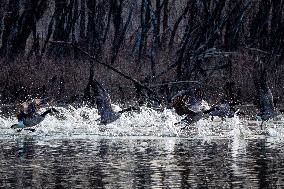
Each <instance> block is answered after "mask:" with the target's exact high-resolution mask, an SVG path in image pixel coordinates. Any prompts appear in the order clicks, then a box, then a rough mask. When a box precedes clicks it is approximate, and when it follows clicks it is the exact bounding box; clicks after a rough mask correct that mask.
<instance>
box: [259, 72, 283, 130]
mask: <svg viewBox="0 0 284 189" xmlns="http://www.w3.org/2000/svg"><path fill="white" fill-rule="evenodd" d="M254 84H255V88H256V106H257V108H258V110H259V113H258V114H257V118H258V119H260V120H261V121H262V123H263V122H264V121H267V120H269V119H270V118H273V117H275V116H277V115H279V111H278V110H277V109H276V108H275V107H274V103H273V95H272V92H271V90H270V88H269V85H268V82H267V72H266V70H264V69H263V70H262V71H261V72H260V77H259V78H255V80H254ZM261 125H262V124H261Z"/></svg>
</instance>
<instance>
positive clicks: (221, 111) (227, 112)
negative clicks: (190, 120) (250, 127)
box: [203, 104, 236, 118]
mask: <svg viewBox="0 0 284 189" xmlns="http://www.w3.org/2000/svg"><path fill="white" fill-rule="evenodd" d="M203 113H204V114H208V115H210V116H212V117H213V116H217V117H220V118H232V117H234V115H235V113H236V111H235V110H234V108H232V107H231V106H230V105H229V104H220V105H215V106H213V107H211V108H210V109H209V110H206V111H204V112H203Z"/></svg>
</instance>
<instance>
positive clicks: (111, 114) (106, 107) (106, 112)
mask: <svg viewBox="0 0 284 189" xmlns="http://www.w3.org/2000/svg"><path fill="white" fill-rule="evenodd" d="M91 87H92V89H93V92H94V96H95V100H96V105H97V108H98V113H99V115H100V116H101V118H100V121H101V123H102V124H108V123H111V122H113V121H115V120H117V119H118V118H119V117H120V116H121V114H122V113H124V112H128V111H133V110H138V109H137V108H134V107H130V108H127V109H123V110H121V111H119V112H115V111H114V110H113V109H112V106H111V98H110V95H109V94H108V93H107V91H106V90H105V89H104V88H103V86H102V85H101V84H100V83H99V82H98V81H96V80H95V79H93V80H92V82H91Z"/></svg>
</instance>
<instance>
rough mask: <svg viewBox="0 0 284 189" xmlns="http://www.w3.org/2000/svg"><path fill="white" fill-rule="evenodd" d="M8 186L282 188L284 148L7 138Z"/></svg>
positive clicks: (1, 168) (1, 176)
mask: <svg viewBox="0 0 284 189" xmlns="http://www.w3.org/2000/svg"><path fill="white" fill-rule="evenodd" d="M0 148H1V153H0V155H1V158H0V161H1V164H0V185H1V187H3V188H26V187H33V188H90V187H95V188H149V187H153V186H155V188H208V187H214V188H277V187H279V188H282V187H284V181H283V177H282V175H283V174H284V169H283V168H284V164H283V162H284V156H283V155H284V154H283V145H282V144H281V143H278V144H277V145H275V144H271V143H270V142H267V140H266V139H265V138H264V139H258V140H244V139H241V138H232V139H226V140H225V139H220V140H211V141H205V140H196V139H195V140H186V139H175V138H164V139H163V138H161V139H128V138H124V139H119V138H113V139H104V138H98V139H92V140H71V139H70V140H52V141H51V140H49V141H40V140H38V139H34V138H33V137H22V138H17V139H15V140H1V144H0Z"/></svg>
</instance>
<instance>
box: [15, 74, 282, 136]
mask: <svg viewBox="0 0 284 189" xmlns="http://www.w3.org/2000/svg"><path fill="white" fill-rule="evenodd" d="M266 77H267V75H266V73H265V72H264V73H263V74H262V75H261V78H260V80H258V81H256V82H255V85H256V91H257V108H258V110H259V113H258V114H257V116H256V117H257V118H258V119H260V120H261V121H262V123H263V122H264V121H267V120H268V119H270V118H273V117H275V116H277V115H279V114H280V111H279V110H277V109H276V108H275V107H274V103H273V96H272V93H271V90H270V88H269V86H268V83H267V79H266ZM90 85H91V88H92V90H93V93H94V97H95V102H96V105H97V109H98V113H99V115H100V123H101V124H108V123H111V122H113V121H115V120H117V119H119V118H120V116H121V114H122V113H124V112H127V111H133V110H137V108H133V107H130V108H127V109H124V110H122V111H119V112H115V111H114V110H113V109H112V106H111V98H110V95H109V94H108V93H107V91H106V90H105V89H104V88H103V86H102V85H101V84H100V83H99V82H97V81H96V80H94V79H93V80H92V82H91V84H90ZM202 96H203V95H202V90H201V89H200V88H197V89H193V90H192V89H188V90H183V91H180V92H179V93H178V94H176V95H175V96H173V97H172V103H171V104H172V107H173V108H174V110H175V112H176V113H177V114H178V115H180V116H185V118H184V119H183V120H182V122H185V123H187V124H192V123H194V122H197V121H198V120H200V119H201V118H203V117H205V116H212V118H213V117H214V116H218V117H220V118H222V119H223V118H231V117H233V116H234V115H235V114H238V113H239V114H240V113H241V112H239V111H238V110H236V109H235V107H234V104H230V103H220V104H217V105H214V106H212V107H210V106H209V105H208V103H207V102H206V101H205V100H204V99H203V98H202ZM49 102H50V99H48V98H45V99H34V100H31V101H27V102H24V103H22V104H21V106H20V112H19V113H18V114H17V119H18V123H17V124H14V125H12V126H11V128H13V129H17V131H21V130H23V129H24V130H30V131H35V129H34V128H33V126H35V125H38V124H39V123H40V122H42V121H43V120H44V118H45V116H46V115H47V114H50V113H53V112H55V113H56V112H58V111H57V110H56V109H54V108H49V109H47V110H46V111H45V112H43V113H41V114H39V113H38V110H39V109H40V107H43V106H45V105H48V104H49ZM261 127H262V124H261ZM261 129H262V128H261Z"/></svg>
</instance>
